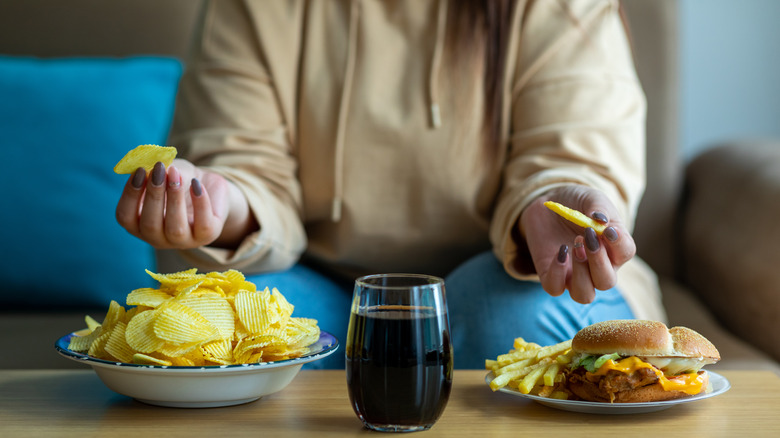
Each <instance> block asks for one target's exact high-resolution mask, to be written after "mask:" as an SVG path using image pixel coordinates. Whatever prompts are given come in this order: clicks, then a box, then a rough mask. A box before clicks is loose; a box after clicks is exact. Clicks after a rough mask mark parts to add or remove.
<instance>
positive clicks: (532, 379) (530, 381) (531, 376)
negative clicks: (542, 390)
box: [517, 362, 547, 394]
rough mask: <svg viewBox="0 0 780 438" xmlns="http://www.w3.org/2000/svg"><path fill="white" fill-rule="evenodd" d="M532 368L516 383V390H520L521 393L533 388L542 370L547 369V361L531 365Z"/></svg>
mask: <svg viewBox="0 0 780 438" xmlns="http://www.w3.org/2000/svg"><path fill="white" fill-rule="evenodd" d="M532 368H533V369H532V370H531V372H530V373H528V374H526V375H525V377H523V380H522V381H520V384H519V385H517V390H518V391H520V392H522V393H523V394H528V393H529V392H531V389H533V387H534V386H536V382H537V381H538V380H539V378H540V377H542V375H543V374H544V372H545V371H546V370H547V363H541V362H540V363H538V364H536V365H533V366H532Z"/></svg>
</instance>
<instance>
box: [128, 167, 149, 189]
mask: <svg viewBox="0 0 780 438" xmlns="http://www.w3.org/2000/svg"><path fill="white" fill-rule="evenodd" d="M145 180H146V170H145V169H144V168H143V167H139V168H138V169H135V172H133V179H132V181H130V184H131V185H132V186H133V188H136V189H140V188H141V187H142V186H143V185H144V181H145Z"/></svg>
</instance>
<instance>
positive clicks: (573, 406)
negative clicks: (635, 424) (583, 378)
mask: <svg viewBox="0 0 780 438" xmlns="http://www.w3.org/2000/svg"><path fill="white" fill-rule="evenodd" d="M707 373H708V374H709V375H710V385H711V387H712V391H710V392H708V393H706V394H699V395H694V396H692V397H687V398H680V399H676V400H666V401H659V402H645V403H599V402H589V401H577V400H557V399H551V398H545V397H539V396H537V395H531V394H523V393H522V392H520V391H518V390H516V389H513V388H507V387H504V388H501V389H499V391H501V392H504V393H507V394H512V395H518V396H520V397H525V398H529V399H531V400H533V401H535V402H537V403H539V404H542V405H545V406H549V407H551V408H555V409H560V410H563V411H570V412H581V413H585V414H643V413H647V412H655V411H661V410H664V409H669V408H671V407H672V406H675V405H679V404H681V403H690V402H695V401H699V400H704V399H705V398H710V397H714V396H716V395H719V394H723V393H724V392H726V391H728V390H729V388H731V384H730V383H729V381H728V380H727V379H726V378H725V377H723V376H721V375H720V374H718V373H714V372H712V371H707ZM491 380H493V373H492V372H490V373H488V375H487V376H485V382H487V383H488V384H489V383H490V381H491Z"/></svg>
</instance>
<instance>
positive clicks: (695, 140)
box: [678, 0, 780, 160]
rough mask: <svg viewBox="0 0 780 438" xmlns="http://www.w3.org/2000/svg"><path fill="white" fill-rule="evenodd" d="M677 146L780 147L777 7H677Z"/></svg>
mask: <svg viewBox="0 0 780 438" xmlns="http://www.w3.org/2000/svg"><path fill="white" fill-rule="evenodd" d="M678 7H679V8H680V16H679V17H680V45H681V46H680V57H681V60H680V61H681V63H680V68H681V72H680V73H681V76H680V94H681V95H680V117H681V120H680V143H681V147H682V153H683V158H684V159H685V160H688V159H690V158H692V157H693V156H695V155H696V154H698V153H699V152H701V151H702V150H703V149H705V148H707V147H711V146H712V145H713V143H717V142H722V141H727V140H732V139H735V138H745V137H747V138H777V139H780V26H779V25H778V24H780V23H779V22H780V0H680V2H679V6H678Z"/></svg>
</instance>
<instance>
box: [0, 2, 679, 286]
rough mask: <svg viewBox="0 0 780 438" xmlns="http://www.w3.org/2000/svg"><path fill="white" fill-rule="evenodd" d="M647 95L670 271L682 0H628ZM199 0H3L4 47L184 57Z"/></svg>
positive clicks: (643, 238)
mask: <svg viewBox="0 0 780 438" xmlns="http://www.w3.org/2000/svg"><path fill="white" fill-rule="evenodd" d="M623 3H624V5H625V8H626V12H627V16H628V20H629V26H630V28H631V32H632V36H633V44H634V49H635V54H636V62H637V68H638V70H639V77H640V80H641V81H642V84H643V86H644V88H645V91H646V94H647V99H648V117H647V144H648V152H647V155H648V188H647V191H646V193H645V196H644V198H643V201H642V203H641V205H640V210H639V216H638V218H637V223H636V229H635V237H636V240H637V246H638V251H639V254H640V255H641V256H642V257H643V258H644V259H645V260H647V261H648V262H649V263H650V264H651V265H652V266H653V267H654V268H655V269H656V271H658V272H660V273H665V274H672V273H673V271H674V263H673V254H674V250H673V245H672V243H673V241H674V239H673V229H674V227H673V223H674V219H675V211H676V206H677V205H676V204H677V199H678V196H679V192H680V185H681V175H682V163H681V159H680V155H679V154H678V136H677V121H678V110H677V106H678V105H677V88H676V87H677V82H678V67H677V50H678V47H677V45H678V42H677V34H678V31H677V0H623ZM200 4H201V1H199V0H165V1H159V0H124V1H104V0H68V1H67V2H64V1H61V0H25V1H6V2H0V53H2V54H8V55H37V56H43V57H59V56H74V55H75V56H126V55H134V54H158V55H171V56H176V57H179V58H181V59H185V58H186V53H187V49H188V45H189V40H190V36H191V34H192V30H193V25H194V23H195V21H196V19H197V15H198V11H199V9H200Z"/></svg>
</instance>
